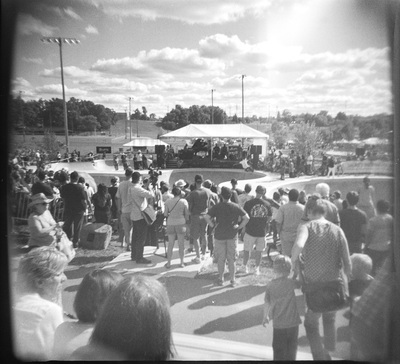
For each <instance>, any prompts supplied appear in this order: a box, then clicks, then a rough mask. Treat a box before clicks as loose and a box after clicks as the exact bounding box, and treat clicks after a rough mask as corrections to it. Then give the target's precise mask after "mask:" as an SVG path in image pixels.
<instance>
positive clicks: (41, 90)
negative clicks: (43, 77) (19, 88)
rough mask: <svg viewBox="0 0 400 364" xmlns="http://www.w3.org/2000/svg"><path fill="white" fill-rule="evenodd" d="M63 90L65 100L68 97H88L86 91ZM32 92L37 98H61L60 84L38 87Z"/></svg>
mask: <svg viewBox="0 0 400 364" xmlns="http://www.w3.org/2000/svg"><path fill="white" fill-rule="evenodd" d="M64 88H65V98H66V99H67V100H68V99H69V98H70V97H75V98H79V99H80V98H84V97H86V96H88V92H87V91H86V90H82V89H78V88H69V87H67V86H64ZM34 92H35V93H36V95H38V97H44V96H50V97H57V98H61V97H62V87H61V83H60V84H50V85H44V86H39V87H36V88H35V89H34Z"/></svg>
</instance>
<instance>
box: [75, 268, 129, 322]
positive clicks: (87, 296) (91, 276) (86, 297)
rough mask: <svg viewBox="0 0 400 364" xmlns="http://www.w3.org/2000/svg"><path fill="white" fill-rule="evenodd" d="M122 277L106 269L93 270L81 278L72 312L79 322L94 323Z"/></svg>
mask: <svg viewBox="0 0 400 364" xmlns="http://www.w3.org/2000/svg"><path fill="white" fill-rule="evenodd" d="M122 279H123V276H122V275H121V274H119V273H117V272H113V271H111V270H108V269H95V270H93V271H91V272H89V273H88V274H86V275H85V277H83V279H82V282H81V284H80V285H79V288H78V292H77V293H76V296H75V300H74V310H75V312H76V315H77V317H78V319H79V321H82V322H95V321H96V318H97V317H98V315H99V312H100V309H101V307H102V306H103V304H104V301H105V300H106V298H107V297H108V296H109V294H110V292H111V291H112V290H113V289H114V288H116V287H117V285H118V283H119V282H121V281H122Z"/></svg>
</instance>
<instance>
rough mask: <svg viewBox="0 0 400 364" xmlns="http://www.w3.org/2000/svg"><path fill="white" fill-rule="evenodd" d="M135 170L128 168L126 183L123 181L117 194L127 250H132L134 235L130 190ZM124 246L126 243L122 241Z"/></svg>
mask: <svg viewBox="0 0 400 364" xmlns="http://www.w3.org/2000/svg"><path fill="white" fill-rule="evenodd" d="M132 173H133V170H132V168H129V167H128V168H127V169H126V170H125V181H122V182H121V183H120V184H119V186H118V190H117V193H116V194H115V199H116V204H117V208H118V214H119V216H120V219H121V224H122V229H123V230H124V238H125V246H126V250H127V251H130V250H131V233H132V220H131V211H132V201H130V200H129V198H128V191H129V188H130V187H131V186H132V183H131V177H132ZM121 245H122V246H124V243H123V241H122V244H121Z"/></svg>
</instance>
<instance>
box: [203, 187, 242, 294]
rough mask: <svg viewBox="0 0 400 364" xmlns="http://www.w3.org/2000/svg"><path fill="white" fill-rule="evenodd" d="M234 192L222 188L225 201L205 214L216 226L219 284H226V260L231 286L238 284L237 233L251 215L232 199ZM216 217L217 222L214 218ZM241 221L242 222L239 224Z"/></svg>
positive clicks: (216, 256) (206, 218) (210, 222)
mask: <svg viewBox="0 0 400 364" xmlns="http://www.w3.org/2000/svg"><path fill="white" fill-rule="evenodd" d="M231 195H232V192H231V190H230V189H229V188H228V187H225V186H224V187H222V188H221V197H222V199H223V201H222V202H221V203H219V204H217V205H214V206H213V207H211V208H210V209H209V210H208V212H207V214H206V215H205V217H204V218H205V221H206V222H207V223H208V224H209V225H210V226H211V227H214V226H215V233H214V236H215V240H214V244H215V247H214V250H215V252H214V256H215V258H216V260H217V265H218V280H217V282H216V284H217V285H219V286H222V285H223V284H224V272H225V262H226V261H227V262H228V269H229V278H230V282H231V286H232V287H234V286H235V285H236V280H235V270H236V267H235V260H236V247H237V233H238V231H239V230H240V229H242V228H244V227H245V226H246V224H247V223H248V221H249V215H248V214H247V213H246V211H245V210H243V209H242V208H241V207H240V206H239V205H237V204H235V203H233V202H231V201H230V198H231ZM213 219H215V222H214V220H213ZM239 221H240V224H239Z"/></svg>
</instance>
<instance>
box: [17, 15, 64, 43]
mask: <svg viewBox="0 0 400 364" xmlns="http://www.w3.org/2000/svg"><path fill="white" fill-rule="evenodd" d="M17 30H18V32H19V33H20V34H23V35H32V34H39V35H42V36H45V37H49V36H52V35H53V34H54V33H55V32H56V31H58V30H59V28H57V27H53V26H50V25H48V24H45V23H43V22H42V21H41V20H39V19H36V18H34V17H33V16H32V15H30V14H24V13H21V14H20V15H19V16H18V21H17Z"/></svg>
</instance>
